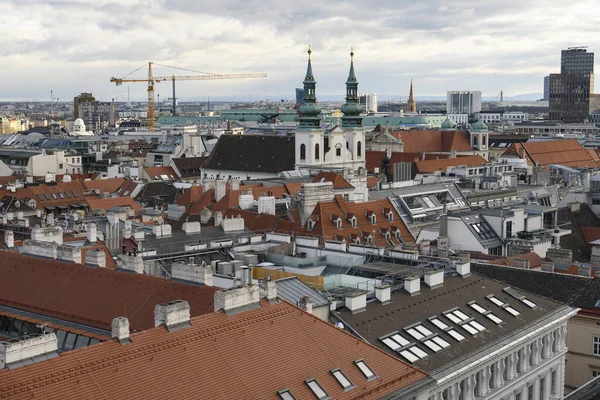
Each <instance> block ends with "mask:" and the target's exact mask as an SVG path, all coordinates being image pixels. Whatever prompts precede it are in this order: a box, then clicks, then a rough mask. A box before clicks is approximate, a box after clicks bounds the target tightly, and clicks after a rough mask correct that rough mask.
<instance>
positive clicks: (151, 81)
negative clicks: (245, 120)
mask: <svg viewBox="0 0 600 400" xmlns="http://www.w3.org/2000/svg"><path fill="white" fill-rule="evenodd" d="M153 64H156V65H160V66H162V67H167V68H175V69H180V70H184V71H191V72H197V73H201V74H204V75H187V76H186V75H184V76H175V75H171V76H153V75H152V65H153ZM144 67H145V65H143V66H141V67H140V68H138V69H136V70H135V71H133V72H131V73H129V74H127V75H125V76H124V77H123V78H114V77H113V78H110V81H111V82H114V83H116V84H117V86H120V85H122V84H123V83H124V82H127V83H128V82H147V83H148V128H149V129H150V130H153V129H154V83H155V82H156V83H158V82H164V81H173V115H177V105H176V101H175V81H176V80H179V81H207V80H217V79H245V78H266V77H267V74H266V73H264V72H257V73H245V74H209V73H207V72H201V71H194V70H191V69H186V68H178V67H171V66H169V65H162V64H158V63H153V62H149V63H148V78H147V79H141V78H137V79H136V78H127V77H128V76H129V75H131V74H134V73H136V72H137V71H139V70H140V69H142V68H144Z"/></svg>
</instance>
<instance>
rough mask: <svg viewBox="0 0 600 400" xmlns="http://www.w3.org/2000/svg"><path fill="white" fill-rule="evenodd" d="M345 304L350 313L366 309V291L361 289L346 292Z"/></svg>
mask: <svg viewBox="0 0 600 400" xmlns="http://www.w3.org/2000/svg"><path fill="white" fill-rule="evenodd" d="M345 306H346V308H347V309H348V310H350V312H352V314H356V313H359V312H361V311H366V309H367V293H366V292H363V291H357V292H354V293H348V294H347V295H346V297H345Z"/></svg>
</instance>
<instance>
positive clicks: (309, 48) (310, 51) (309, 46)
mask: <svg viewBox="0 0 600 400" xmlns="http://www.w3.org/2000/svg"><path fill="white" fill-rule="evenodd" d="M311 53H312V47H311V45H310V44H309V45H308V61H310V54H311Z"/></svg>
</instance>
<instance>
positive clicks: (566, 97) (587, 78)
mask: <svg viewBox="0 0 600 400" xmlns="http://www.w3.org/2000/svg"><path fill="white" fill-rule="evenodd" d="M593 94H594V53H588V51H587V49H586V48H585V47H570V48H568V49H567V50H562V51H561V57H560V74H551V75H550V119H552V120H559V121H563V122H567V123H578V122H584V121H585V120H586V119H587V118H588V117H589V115H590V99H591V98H592V97H594V96H593Z"/></svg>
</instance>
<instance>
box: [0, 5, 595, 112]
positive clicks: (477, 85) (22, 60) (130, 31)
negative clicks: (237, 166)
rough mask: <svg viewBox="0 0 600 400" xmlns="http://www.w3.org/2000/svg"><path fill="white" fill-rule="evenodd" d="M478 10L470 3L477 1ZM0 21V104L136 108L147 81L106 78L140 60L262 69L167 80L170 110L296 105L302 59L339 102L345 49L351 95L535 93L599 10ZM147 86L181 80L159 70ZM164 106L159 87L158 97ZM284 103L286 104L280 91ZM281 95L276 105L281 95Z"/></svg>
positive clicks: (64, 12)
mask: <svg viewBox="0 0 600 400" xmlns="http://www.w3.org/2000/svg"><path fill="white" fill-rule="evenodd" d="M480 3H481V4H480ZM3 4H5V11H4V12H3V13H2V16H1V17H0V21H1V22H0V23H1V26H3V27H4V32H3V35H2V36H0V44H1V45H2V49H3V52H2V54H1V55H0V60H1V61H0V63H1V65H2V66H3V68H2V74H1V75H0V87H1V88H2V91H1V92H0V101H14V100H39V101H44V100H49V99H50V91H51V90H53V91H54V97H55V98H59V99H61V100H66V99H72V98H73V97H74V96H76V95H77V94H79V93H81V92H93V93H94V95H95V97H96V98H97V99H102V100H104V101H109V100H110V99H111V98H115V99H116V100H119V101H124V100H126V99H127V88H128V86H129V91H130V98H131V100H132V101H143V100H145V98H146V85H145V84H144V83H132V84H129V85H127V84H124V85H123V86H120V87H116V86H115V85H114V84H113V83H110V82H109V80H110V78H111V77H113V76H115V77H123V76H125V75H127V74H129V73H130V72H132V71H133V70H135V69H137V68H140V67H142V68H141V69H140V70H139V71H138V72H137V73H135V74H133V75H131V77H136V78H142V79H143V78H144V77H145V76H146V75H147V68H146V67H145V65H147V63H148V61H153V62H156V63H160V64H166V65H174V66H177V67H181V68H187V69H193V70H197V71H205V72H209V73H218V74H225V73H242V72H266V73H267V74H268V78H258V79H246V80H224V81H185V82H182V81H180V82H178V83H177V97H178V98H179V99H180V100H181V101H188V100H189V99H197V100H203V99H205V98H207V97H208V96H212V97H215V98H216V97H228V96H229V97H236V98H240V100H243V101H247V100H248V99H251V100H254V101H256V100H260V99H264V98H269V99H271V100H277V99H279V98H287V99H293V98H294V89H295V88H296V87H301V86H302V80H303V77H304V73H305V70H306V58H307V55H306V49H307V45H308V43H311V44H312V48H313V54H312V59H313V71H314V75H315V79H316V80H317V98H318V97H319V95H321V96H324V97H328V96H339V95H342V94H343V93H344V82H345V80H346V77H347V74H348V67H349V61H350V57H349V54H348V53H349V50H350V47H351V46H353V47H354V49H355V53H356V55H355V68H356V74H357V77H358V80H359V91H360V92H361V93H386V94H385V95H380V98H379V100H380V101H386V100H388V97H396V98H406V97H407V96H408V91H409V86H410V80H411V78H412V79H413V80H414V86H415V93H416V95H417V98H419V97H427V96H444V95H445V93H446V91H448V90H481V91H482V92H483V96H484V97H486V98H491V97H495V96H499V93H500V91H501V90H503V91H504V95H505V96H506V97H512V96H516V95H522V94H527V93H541V92H542V91H543V77H544V76H545V75H548V74H550V73H556V72H559V70H560V50H561V49H565V48H567V47H571V46H585V45H589V46H590V47H589V48H588V51H592V52H594V51H595V48H594V46H593V43H592V42H591V41H590V38H591V37H592V35H593V34H594V33H595V32H594V28H595V22H596V21H597V20H598V17H599V16H600V10H598V7H595V3H594V2H592V1H587V0H585V1H584V0H581V1H577V0H575V1H571V2H569V3H564V2H559V1H555V0H549V1H538V0H529V1H527V0H522V1H517V0H505V1H502V2H500V1H497V0H488V1H486V2H474V1H462V0H457V1H453V2H451V3H450V2H445V1H432V0H425V1H422V2H419V3H418V4H414V3H413V2H407V1H403V0H402V1H390V0H380V1H374V0H364V1H360V2H359V1H330V2H328V3H327V4H325V3H324V2H322V3H318V2H315V3H314V4H312V3H298V4H288V3H284V2H280V1H275V0H265V1H261V2H259V1H256V0H250V1H246V2H238V1H232V0H223V1H220V2H218V3H216V4H210V5H208V4H205V2H194V1H191V0H156V1H150V0H143V1H130V0H124V1H121V2H119V3H116V2H113V1H107V0H97V1H94V2H93V3H90V2H89V1H87V0H72V1H64V0H56V1H54V0H49V1H48V0H47V1H38V0H19V1H17V0H7V1H5V2H4V3H3ZM154 74H155V75H172V74H176V75H190V74H192V75H193V74H194V73H193V72H188V71H177V70H173V69H167V68H164V67H159V66H156V67H155V68H154ZM155 88H156V93H157V94H160V97H161V98H163V99H166V98H167V97H170V96H171V84H170V82H162V83H159V84H157V85H156V86H155ZM282 93H283V94H282ZM284 96H285V97H284Z"/></svg>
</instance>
